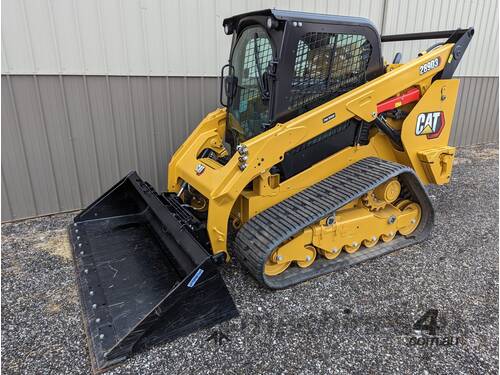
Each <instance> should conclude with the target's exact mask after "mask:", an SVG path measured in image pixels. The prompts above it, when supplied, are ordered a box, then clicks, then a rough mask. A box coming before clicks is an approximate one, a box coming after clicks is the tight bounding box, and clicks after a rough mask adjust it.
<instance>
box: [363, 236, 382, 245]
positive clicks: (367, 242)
mask: <svg viewBox="0 0 500 375" xmlns="http://www.w3.org/2000/svg"><path fill="white" fill-rule="evenodd" d="M377 243H378V237H377V236H373V237H372V238H370V239H369V240H364V241H363V245H364V246H365V247H373V246H375V245H376V244H377Z"/></svg>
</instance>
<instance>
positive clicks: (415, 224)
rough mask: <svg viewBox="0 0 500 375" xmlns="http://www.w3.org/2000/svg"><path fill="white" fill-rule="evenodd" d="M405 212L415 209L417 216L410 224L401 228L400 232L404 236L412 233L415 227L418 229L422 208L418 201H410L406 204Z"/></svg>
mask: <svg viewBox="0 0 500 375" xmlns="http://www.w3.org/2000/svg"><path fill="white" fill-rule="evenodd" d="M402 211H403V212H409V211H414V212H415V213H416V217H415V218H414V219H412V220H411V221H410V224H409V225H407V226H406V227H403V228H401V229H399V233H401V234H402V235H403V236H407V235H409V234H411V233H412V232H413V231H414V230H415V229H417V227H418V224H420V219H421V218H422V209H421V208H420V205H419V204H418V203H414V202H412V203H409V204H407V205H405V206H404V208H403V210H402Z"/></svg>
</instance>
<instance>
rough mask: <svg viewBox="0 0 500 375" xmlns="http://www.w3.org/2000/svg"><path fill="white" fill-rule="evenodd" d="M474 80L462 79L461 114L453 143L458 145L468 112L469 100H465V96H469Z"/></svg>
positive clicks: (457, 121)
mask: <svg viewBox="0 0 500 375" xmlns="http://www.w3.org/2000/svg"><path fill="white" fill-rule="evenodd" d="M471 83H472V81H471V80H467V79H464V80H462V81H461V85H463V87H462V91H461V92H460V98H458V100H459V106H460V107H459V116H458V118H457V120H456V125H455V127H454V128H455V132H454V136H453V145H454V146H457V145H458V143H459V136H460V132H461V130H462V124H463V123H464V118H465V115H466V113H467V101H466V100H464V98H466V97H468V95H469V92H470V86H471Z"/></svg>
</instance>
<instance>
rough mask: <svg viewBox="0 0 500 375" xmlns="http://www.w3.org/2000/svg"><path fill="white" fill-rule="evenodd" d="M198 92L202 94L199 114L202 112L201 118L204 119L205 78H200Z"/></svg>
mask: <svg viewBox="0 0 500 375" xmlns="http://www.w3.org/2000/svg"><path fill="white" fill-rule="evenodd" d="M200 92H201V93H202V94H201V112H202V116H203V117H204V116H205V115H206V114H207V112H206V110H205V94H204V93H205V77H201V78H200Z"/></svg>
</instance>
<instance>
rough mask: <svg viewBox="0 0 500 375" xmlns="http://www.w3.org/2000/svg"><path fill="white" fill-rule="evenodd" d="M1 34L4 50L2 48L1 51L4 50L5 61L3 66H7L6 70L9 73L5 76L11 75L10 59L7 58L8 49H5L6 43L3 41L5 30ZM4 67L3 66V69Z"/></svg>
mask: <svg viewBox="0 0 500 375" xmlns="http://www.w3.org/2000/svg"><path fill="white" fill-rule="evenodd" d="M0 34H2V48H1V50H2V56H3V60H4V62H5V64H3V65H6V66H7V68H6V70H7V72H6V73H5V74H9V72H10V68H9V66H10V65H9V59H8V58H7V48H4V47H3V46H5V42H4V41H3V35H4V33H3V30H2V32H1V33H0ZM3 65H2V69H3Z"/></svg>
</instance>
